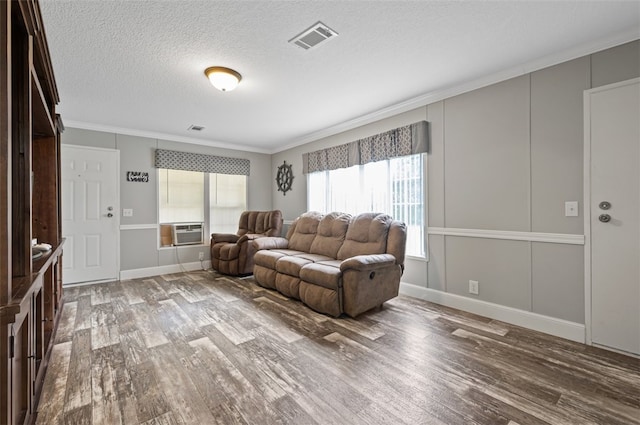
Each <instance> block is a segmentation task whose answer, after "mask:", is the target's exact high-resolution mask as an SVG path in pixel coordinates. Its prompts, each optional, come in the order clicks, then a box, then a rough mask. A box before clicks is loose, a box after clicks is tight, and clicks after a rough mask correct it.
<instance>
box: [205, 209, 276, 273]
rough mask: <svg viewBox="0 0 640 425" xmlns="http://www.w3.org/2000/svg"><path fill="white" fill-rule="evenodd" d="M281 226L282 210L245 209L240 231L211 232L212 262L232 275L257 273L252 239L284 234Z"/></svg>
mask: <svg viewBox="0 0 640 425" xmlns="http://www.w3.org/2000/svg"><path fill="white" fill-rule="evenodd" d="M281 230H282V212H281V211H280V210H273V211H244V212H243V213H242V214H240V220H239V223H238V232H237V233H236V234H229V233H212V234H211V266H212V267H213V269H214V270H216V271H218V272H220V273H223V274H227V275H231V276H246V275H250V274H251V273H253V255H254V254H255V249H254V247H253V245H252V244H251V241H253V240H255V239H258V238H262V237H266V236H280V232H281Z"/></svg>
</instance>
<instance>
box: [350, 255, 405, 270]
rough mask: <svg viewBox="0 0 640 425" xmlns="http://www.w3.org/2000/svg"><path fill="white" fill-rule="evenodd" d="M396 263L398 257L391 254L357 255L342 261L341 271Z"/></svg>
mask: <svg viewBox="0 0 640 425" xmlns="http://www.w3.org/2000/svg"><path fill="white" fill-rule="evenodd" d="M395 263H396V257H394V256H393V255H391V254H370V255H356V256H355V257H351V258H347V259H346V260H344V261H343V262H342V263H340V271H342V272H344V271H346V270H358V271H368V270H376V269H381V268H384V267H388V266H391V265H394V264H395Z"/></svg>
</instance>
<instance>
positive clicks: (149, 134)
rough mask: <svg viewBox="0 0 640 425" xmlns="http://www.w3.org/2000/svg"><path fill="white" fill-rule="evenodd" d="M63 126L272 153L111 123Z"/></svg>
mask: <svg viewBox="0 0 640 425" xmlns="http://www.w3.org/2000/svg"><path fill="white" fill-rule="evenodd" d="M65 127H71V128H79V129H82V130H92V131H102V132H106V133H116V134H122V135H125V136H137V137H147V138H149V139H160V140H168V141H171V142H180V143H191V144H193V145H201V146H208V147H213V148H220V149H230V150H234V151H243V152H252V153H262V154H267V155H269V154H273V152H272V151H271V150H269V149H262V148H257V147H255V146H246V145H240V144H236V143H233V144H231V143H225V142H218V141H215V140H207V139H198V138H196V137H184V136H178V135H175V134H169V133H161V132H157V131H146V130H135V129H132V128H125V127H115V126H111V125H103V124H94V123H89V122H84V121H73V120H65Z"/></svg>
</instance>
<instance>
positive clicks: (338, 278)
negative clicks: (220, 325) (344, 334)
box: [253, 212, 407, 317]
mask: <svg viewBox="0 0 640 425" xmlns="http://www.w3.org/2000/svg"><path fill="white" fill-rule="evenodd" d="M406 235H407V232H406V226H405V224H404V223H402V222H399V221H396V220H393V219H392V218H391V217H390V216H388V215H386V214H381V213H363V214H359V215H357V216H355V217H352V216H351V215H349V214H344V213H339V212H333V213H330V214H326V215H322V214H321V213H318V212H307V213H304V214H303V215H301V216H300V217H298V218H297V219H296V220H295V221H294V222H293V223H292V224H291V226H290V227H289V229H288V231H287V235H286V238H281V237H268V238H260V239H256V240H254V241H253V245H254V247H255V249H256V250H257V252H256V254H255V256H254V269H253V274H254V278H255V280H256V282H257V283H258V284H259V285H261V286H263V287H266V288H272V289H277V290H278V291H279V292H280V293H282V294H284V295H286V296H288V297H291V298H296V299H299V300H301V301H302V302H303V303H305V304H306V305H307V306H309V307H311V308H312V309H314V310H316V311H319V312H321V313H326V314H329V315H331V316H335V317H337V316H340V315H341V314H342V313H346V314H347V315H349V316H351V317H355V316H357V315H358V314H360V313H362V312H365V311H367V310H369V309H371V308H374V307H379V306H381V305H382V303H384V302H385V301H387V300H390V299H391V298H394V297H396V296H397V295H398V289H399V286H400V277H401V276H402V272H403V270H404V255H405V245H406Z"/></svg>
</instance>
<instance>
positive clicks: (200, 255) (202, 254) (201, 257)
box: [198, 251, 204, 261]
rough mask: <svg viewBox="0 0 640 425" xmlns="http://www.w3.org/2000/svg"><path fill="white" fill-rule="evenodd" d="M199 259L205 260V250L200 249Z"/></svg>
mask: <svg viewBox="0 0 640 425" xmlns="http://www.w3.org/2000/svg"><path fill="white" fill-rule="evenodd" d="M198 260H200V261H202V260H204V252H202V251H200V252H199V253H198Z"/></svg>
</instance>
